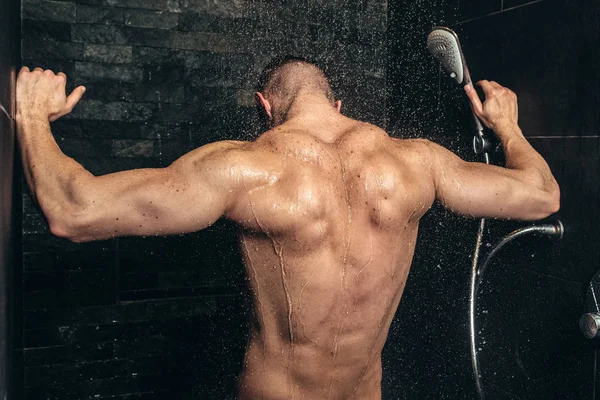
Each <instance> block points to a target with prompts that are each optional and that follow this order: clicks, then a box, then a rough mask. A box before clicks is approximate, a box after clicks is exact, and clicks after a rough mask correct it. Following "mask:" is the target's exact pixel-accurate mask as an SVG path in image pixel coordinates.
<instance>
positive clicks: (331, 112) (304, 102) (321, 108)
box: [274, 92, 347, 131]
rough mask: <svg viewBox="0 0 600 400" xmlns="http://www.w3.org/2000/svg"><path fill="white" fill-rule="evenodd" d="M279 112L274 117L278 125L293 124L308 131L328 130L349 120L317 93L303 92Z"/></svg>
mask: <svg viewBox="0 0 600 400" xmlns="http://www.w3.org/2000/svg"><path fill="white" fill-rule="evenodd" d="M277 111H279V112H276V113H275V115H274V117H275V123H276V125H279V124H282V123H284V122H285V123H293V124H295V125H301V126H303V127H305V128H307V129H308V130H313V129H311V127H315V128H319V129H317V131H323V130H327V127H329V126H332V127H333V126H334V125H336V126H339V123H340V121H341V120H346V119H347V118H346V117H344V116H343V115H342V114H340V112H339V111H338V110H337V109H336V108H335V106H334V104H333V103H331V101H329V99H328V98H327V97H325V96H323V95H321V94H315V93H302V92H301V93H299V94H298V95H296V97H295V98H294V99H293V100H292V102H291V103H290V104H289V106H288V107H287V108H283V109H281V110H277Z"/></svg>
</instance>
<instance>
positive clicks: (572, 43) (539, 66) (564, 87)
mask: <svg viewBox="0 0 600 400" xmlns="http://www.w3.org/2000/svg"><path fill="white" fill-rule="evenodd" d="M599 9H600V6H599V5H598V4H597V3H596V2H584V3H580V2H574V1H570V0H554V1H543V2H539V3H535V4H532V5H529V6H526V7H520V8H517V9H515V10H512V11H508V12H504V13H500V14H497V15H495V16H493V17H489V18H484V19H480V20H476V21H473V22H469V23H466V24H463V25H462V26H460V27H458V28H457V29H458V33H459V35H460V37H461V42H462V45H463V50H464V52H465V56H466V58H467V60H468V63H469V67H470V69H471V73H472V75H473V77H474V79H483V78H486V79H490V80H496V81H498V82H500V83H501V84H503V85H505V86H508V87H509V88H511V89H513V90H514V91H515V92H516V93H517V95H518V96H519V110H520V124H521V126H522V128H523V131H524V132H525V134H526V135H529V136H537V135H589V134H592V133H593V132H596V131H597V123H598V122H597V121H600V114H599V113H600V111H599V110H600V107H588V105H590V104H600V99H599V97H598V96H599V95H598V93H600V90H598V89H599V86H598V82H600V75H599V74H600V68H599V66H600V64H599V62H600V53H599V51H600V50H599V49H598V46H597V45H596V43H597V38H598V31H599V30H598V22H597V21H598V19H597V18H596V16H597V15H598V12H599ZM540 15H543V16H544V17H543V18H540ZM549 20H555V21H557V23H556V24H547V23H546V22H547V21H549ZM506 26H510V27H511V28H510V29H505V27H506ZM482 32H488V34H485V35H483V34H482ZM492 32H493V34H492ZM524 60H526V61H524Z"/></svg>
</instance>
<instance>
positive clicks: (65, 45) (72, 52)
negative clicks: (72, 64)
mask: <svg viewBox="0 0 600 400" xmlns="http://www.w3.org/2000/svg"><path fill="white" fill-rule="evenodd" d="M22 47H23V57H24V58H49V59H54V60H69V61H76V60H83V45H82V44H81V43H71V42H57V41H54V40H40V39H36V40H32V39H25V40H23V43H22Z"/></svg>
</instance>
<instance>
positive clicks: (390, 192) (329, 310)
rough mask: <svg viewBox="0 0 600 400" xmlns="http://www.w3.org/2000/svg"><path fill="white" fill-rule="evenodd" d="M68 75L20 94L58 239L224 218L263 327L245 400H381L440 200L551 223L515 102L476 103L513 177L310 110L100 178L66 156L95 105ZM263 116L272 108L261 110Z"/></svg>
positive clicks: (314, 103) (33, 176) (30, 172)
mask: <svg viewBox="0 0 600 400" xmlns="http://www.w3.org/2000/svg"><path fill="white" fill-rule="evenodd" d="M65 81H66V78H65V77H64V75H55V74H54V73H52V72H51V71H42V70H41V69H37V70H34V71H31V72H30V71H29V70H28V69H26V68H24V69H23V70H22V71H21V72H20V74H19V78H18V80H17V127H18V140H19V145H20V148H21V157H22V160H23V169H24V173H25V177H26V179H27V183H28V185H29V188H30V190H31V193H32V195H33V197H34V199H35V200H36V201H37V203H38V204H39V206H40V208H41V209H42V211H43V212H44V215H45V216H46V218H47V220H48V223H49V226H50V229H51V231H52V233H54V234H55V235H57V236H60V237H64V238H68V239H70V240H72V241H75V242H83V241H89V240H98V239H105V238H110V237H116V236H128V235H138V236H144V235H166V234H178V233H184V232H194V231H198V230H201V229H204V228H206V227H207V226H209V225H211V224H212V223H214V222H215V221H216V220H217V219H219V218H221V217H223V216H224V217H226V218H229V219H231V220H233V221H235V222H236V223H237V224H238V225H239V226H240V230H241V237H240V239H241V248H242V250H243V254H244V261H245V265H246V270H247V274H248V281H249V284H250V286H251V288H252V292H253V294H254V307H253V310H254V313H253V320H252V325H251V332H250V339H249V343H248V348H247V354H246V359H245V364H244V369H243V372H242V375H241V377H240V385H239V397H240V398H241V399H265V400H279V399H303V398H304V399H351V398H355V399H380V398H381V389H380V383H381V350H382V348H383V345H384V343H385V340H386V337H387V334H388V328H389V325H390V323H391V320H392V317H393V315H394V312H395V311H396V308H397V307H398V303H399V301H400V297H401V295H402V291H403V289H404V286H405V283H406V278H407V275H408V271H409V268H410V263H411V260H412V257H413V252H414V248H415V241H416V237H417V229H418V223H419V219H420V218H421V217H422V216H423V214H424V213H425V212H426V211H427V210H428V209H429V208H430V206H431V204H432V203H433V201H434V200H436V199H437V200H438V201H440V202H441V203H443V204H444V205H445V206H447V207H448V208H449V209H451V210H453V211H455V212H458V213H461V214H465V215H469V216H473V217H495V218H518V219H529V220H531V219H540V218H543V217H545V216H547V215H549V214H551V213H553V212H556V210H558V207H559V202H560V200H559V199H560V191H559V188H558V185H557V184H556V181H555V180H554V178H553V176H552V173H551V172H550V169H549V168H548V165H547V164H546V162H545V161H544V160H543V158H542V157H541V156H540V155H539V154H538V153H537V152H536V151H535V150H534V149H533V148H532V147H531V146H530V145H529V143H528V142H527V140H526V139H525V138H524V136H523V135H522V133H521V131H520V129H519V127H518V125H517V112H516V110H517V106H516V96H514V94H513V93H512V92H510V91H509V90H508V89H506V88H502V87H501V86H500V85H498V84H496V83H495V82H487V81H483V83H482V87H483V90H484V92H485V94H486V98H487V100H486V102H485V103H484V104H481V102H480V101H479V99H478V98H477V95H476V93H475V91H474V90H472V89H471V90H468V91H467V95H468V96H469V97H470V99H471V102H472V104H473V108H474V110H475V111H476V112H477V113H478V115H479V116H480V117H481V119H482V121H483V122H484V123H485V124H486V125H487V126H488V127H490V128H492V129H494V131H495V132H496V134H497V135H498V137H499V138H500V140H501V141H502V145H503V148H504V153H505V156H506V168H500V167H494V166H489V165H484V164H479V163H467V162H464V161H462V160H460V159H459V158H458V157H456V156H455V155H454V154H452V153H451V152H449V151H447V150H445V149H443V148H442V147H440V146H437V145H435V144H433V143H431V142H428V141H426V140H397V139H392V138H390V137H389V136H388V135H387V134H386V133H385V132H384V131H382V130H381V129H379V128H377V127H375V126H372V125H369V124H365V123H362V122H359V121H355V120H352V119H350V118H346V117H344V116H343V115H341V114H340V113H339V112H338V111H339V104H338V105H335V106H332V104H331V103H330V102H329V100H328V99H327V98H326V97H325V96H322V95H318V94H314V93H304V94H303V95H302V96H300V95H298V96H297V97H296V99H295V100H294V103H293V104H291V106H289V107H286V108H285V110H286V114H285V115H286V118H283V117H282V115H283V114H281V110H283V109H284V108H283V107H278V105H277V104H276V101H274V102H273V104H267V107H265V109H266V110H269V113H270V115H271V116H272V117H273V118H274V119H275V120H277V121H279V122H278V126H277V127H276V128H274V129H272V130H270V131H268V132H266V133H265V134H263V135H262V136H260V137H259V138H258V139H257V140H256V141H254V142H233V141H231V142H217V143H212V144H209V145H206V146H203V147H201V148H198V149H196V150H194V151H192V152H190V153H188V154H186V155H184V156H183V157H181V158H180V159H179V160H177V161H175V162H174V163H173V164H172V165H171V166H169V167H167V168H161V169H139V170H131V171H123V172H118V173H114V174H108V175H103V176H98V177H96V176H93V175H92V174H90V173H89V172H88V171H86V170H85V169H84V168H83V167H82V166H81V165H80V164H79V163H77V162H76V161H75V160H73V159H71V158H69V157H67V156H66V155H64V154H63V153H62V152H61V151H60V148H59V147H58V146H57V144H56V142H55V140H54V138H53V136H52V133H51V131H50V125H49V120H55V119H57V118H59V117H61V116H62V115H65V114H67V113H69V112H70V110H71V109H72V108H73V107H74V105H75V104H76V103H77V101H78V100H79V98H81V95H82V94H83V88H81V87H80V88H77V89H75V91H74V92H73V93H72V94H71V95H70V96H68V97H66V96H65ZM265 104H266V103H265Z"/></svg>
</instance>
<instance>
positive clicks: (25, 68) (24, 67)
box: [19, 66, 29, 74]
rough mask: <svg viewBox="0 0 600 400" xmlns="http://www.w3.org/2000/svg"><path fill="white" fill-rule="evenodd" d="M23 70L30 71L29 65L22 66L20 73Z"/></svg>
mask: <svg viewBox="0 0 600 400" xmlns="http://www.w3.org/2000/svg"><path fill="white" fill-rule="evenodd" d="M23 72H29V67H26V66H22V67H21V70H20V71H19V74H21V73H23Z"/></svg>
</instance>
